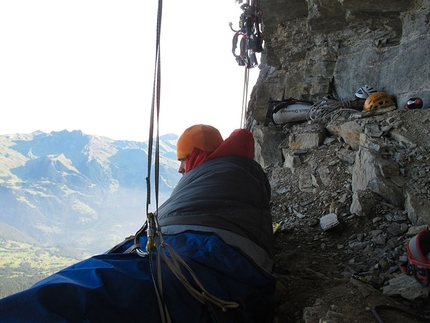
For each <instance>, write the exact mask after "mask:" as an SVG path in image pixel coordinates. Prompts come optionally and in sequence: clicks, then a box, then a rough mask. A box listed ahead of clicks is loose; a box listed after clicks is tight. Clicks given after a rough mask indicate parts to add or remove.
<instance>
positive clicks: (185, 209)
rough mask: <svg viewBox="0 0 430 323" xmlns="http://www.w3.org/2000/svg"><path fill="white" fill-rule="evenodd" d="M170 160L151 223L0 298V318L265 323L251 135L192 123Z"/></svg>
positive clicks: (270, 257)
mask: <svg viewBox="0 0 430 323" xmlns="http://www.w3.org/2000/svg"><path fill="white" fill-rule="evenodd" d="M177 157H178V160H179V161H180V162H181V165H180V167H179V171H180V172H181V173H182V174H183V177H182V178H181V179H180V181H179V182H178V184H177V186H176V187H175V189H174V190H173V192H172V194H171V196H170V198H169V199H167V200H166V202H164V203H163V204H162V205H161V206H160V207H159V208H158V210H157V211H156V212H154V214H153V218H154V221H149V220H148V221H147V222H148V224H146V225H144V226H143V227H142V228H141V230H139V231H138V232H137V233H136V234H135V235H134V236H132V237H130V238H127V239H126V240H125V241H124V242H122V243H120V244H118V245H117V246H115V247H114V248H112V249H111V250H109V251H108V252H106V253H105V254H101V255H97V256H94V257H91V258H89V259H86V260H83V261H81V262H79V263H77V264H75V265H72V266H70V267H67V268H65V269H63V270H61V271H59V272H57V273H55V274H53V275H51V276H49V277H47V278H45V279H44V280H42V281H40V282H38V283H36V284H35V285H34V286H32V287H31V288H29V289H27V290H24V291H22V292H19V293H16V294H14V295H10V296H8V297H5V298H3V299H1V300H0V322H19V323H22V322H44V323H45V322H196V323H197V322H198V323H201V322H259V323H260V322H272V320H273V297H274V292H275V282H276V279H275V276H274V273H273V265H274V249H273V229H272V218H271V213H270V207H269V200H270V193H271V189H270V184H269V181H268V179H267V176H266V174H265V173H264V171H263V169H262V168H261V166H260V165H259V164H258V163H257V162H256V161H255V160H254V139H253V137H252V134H251V133H250V132H249V131H248V130H246V129H237V130H235V131H233V133H232V134H231V135H230V136H229V137H228V138H227V139H226V140H223V138H222V136H221V134H220V133H219V131H218V130H217V129H216V128H214V127H212V126H209V125H203V124H199V125H194V126H192V127H190V128H188V129H186V130H185V132H184V133H183V134H182V135H181V136H180V138H179V139H178V142H177ZM154 223H155V225H156V226H155V230H153V227H152V225H154ZM153 231H156V232H155V240H152V239H151V237H152V232H153ZM100 234H103V233H102V232H100ZM154 241H155V242H156V243H155V244H154V245H153V247H151V246H149V252H148V251H144V250H145V246H146V247H148V245H150V243H149V242H151V243H154ZM154 246H155V247H154ZM154 248H155V249H154ZM160 255H161V256H160Z"/></svg>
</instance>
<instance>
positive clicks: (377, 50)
mask: <svg viewBox="0 0 430 323" xmlns="http://www.w3.org/2000/svg"><path fill="white" fill-rule="evenodd" d="M261 8H262V10H263V22H264V30H263V33H264V39H265V51H264V53H263V55H262V63H261V64H260V67H259V68H260V69H261V72H260V76H259V79H258V81H257V84H256V86H255V87H254V90H253V93H252V98H251V101H250V104H249V117H250V119H249V120H250V121H251V119H255V120H256V121H257V122H260V123H262V122H263V121H264V117H265V113H266V109H267V102H268V100H270V99H272V100H279V99H281V98H282V95H283V93H284V91H285V97H287V98H288V97H293V98H296V99H307V100H320V99H321V98H322V96H324V95H327V94H329V93H330V92H331V94H334V95H336V96H337V97H338V98H339V99H342V100H349V99H353V98H354V93H355V91H356V90H357V89H358V88H360V87H361V86H363V85H365V84H369V85H371V86H373V87H375V88H376V89H378V90H379V91H385V92H387V93H389V94H390V95H391V96H393V98H394V99H395V100H396V102H397V106H398V107H403V105H404V103H405V102H406V100H407V99H409V98H411V97H417V96H418V97H420V98H421V99H423V101H424V105H425V106H427V107H429V106H430V83H429V82H428V79H429V77H430V73H429V70H430V68H429V64H430V63H429V62H430V59H429V58H430V37H428V33H429V28H430V18H429V17H430V2H429V1H427V0H409V1H408V0H404V1H384V0H383V1H377V2H375V1H358V0H342V1H336V0H335V1H333V0H322V1H321V0H319V1H314V0H279V1H268V0H261ZM330 85H332V86H331V87H330Z"/></svg>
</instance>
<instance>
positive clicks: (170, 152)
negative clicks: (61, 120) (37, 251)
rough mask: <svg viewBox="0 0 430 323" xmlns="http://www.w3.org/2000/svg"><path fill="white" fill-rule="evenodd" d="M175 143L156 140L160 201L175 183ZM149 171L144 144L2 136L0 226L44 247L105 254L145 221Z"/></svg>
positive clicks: (78, 136) (170, 138)
mask: <svg viewBox="0 0 430 323" xmlns="http://www.w3.org/2000/svg"><path fill="white" fill-rule="evenodd" d="M177 139H178V137H177V136H176V135H173V134H169V135H165V136H161V137H160V163H159V168H160V176H159V179H160V185H159V186H160V187H159V195H160V203H162V202H163V201H164V200H165V199H166V198H167V197H168V196H169V195H170V193H171V191H172V189H173V188H174V186H175V185H176V183H177V182H178V181H179V179H180V174H179V173H178V172H177V167H178V162H177V160H176V155H175V151H176V142H177ZM154 148H155V145H154ZM147 169H148V143H147V142H135V141H124V140H121V141H115V140H112V139H109V138H106V137H100V136H92V135H86V134H84V133H82V132H81V131H71V132H69V131H66V130H64V131H60V132H51V133H43V132H40V131H39V132H34V133H31V134H16V135H7V136H0V222H4V223H6V224H7V225H9V226H12V227H14V228H16V229H19V230H21V231H22V232H24V233H25V234H26V235H28V236H29V237H31V238H33V239H35V240H36V241H39V242H40V243H43V244H50V245H58V244H65V245H70V246H72V247H76V248H80V249H82V250H88V251H90V252H94V253H96V252H102V251H104V250H106V249H108V248H109V247H111V246H112V243H116V242H120V241H121V240H122V239H123V238H124V237H125V236H128V235H130V234H133V233H134V232H135V231H136V230H137V229H138V228H139V227H140V226H141V224H142V223H143V222H144V221H145V219H146V215H145V209H146V198H147V194H146V177H147ZM151 169H152V174H151V180H152V182H151V183H152V185H151V186H152V188H153V187H154V184H153V183H154V176H153V170H154V165H152V167H151ZM152 196H154V194H153V193H152ZM152 202H153V204H154V202H155V201H152ZM0 237H1V232H0Z"/></svg>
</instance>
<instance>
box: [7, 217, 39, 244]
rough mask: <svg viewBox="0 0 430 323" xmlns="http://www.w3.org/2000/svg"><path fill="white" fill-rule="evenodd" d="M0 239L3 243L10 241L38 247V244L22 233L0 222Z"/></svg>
mask: <svg viewBox="0 0 430 323" xmlns="http://www.w3.org/2000/svg"><path fill="white" fill-rule="evenodd" d="M0 239H2V240H4V241H6V240H11V241H14V242H19V243H28V244H33V245H39V242H38V241H36V240H35V239H33V238H32V237H29V236H28V235H26V234H25V233H24V232H22V231H20V230H18V229H17V228H14V227H12V226H10V225H8V224H6V223H3V222H0Z"/></svg>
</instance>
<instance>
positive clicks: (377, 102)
mask: <svg viewBox="0 0 430 323" xmlns="http://www.w3.org/2000/svg"><path fill="white" fill-rule="evenodd" d="M389 105H395V103H394V101H393V99H392V98H391V96H390V95H389V94H388V93H385V92H376V93H373V94H371V95H370V96H369V97H368V98H367V99H366V101H365V102H364V106H363V110H372V109H374V108H382V107H387V106H389Z"/></svg>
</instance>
